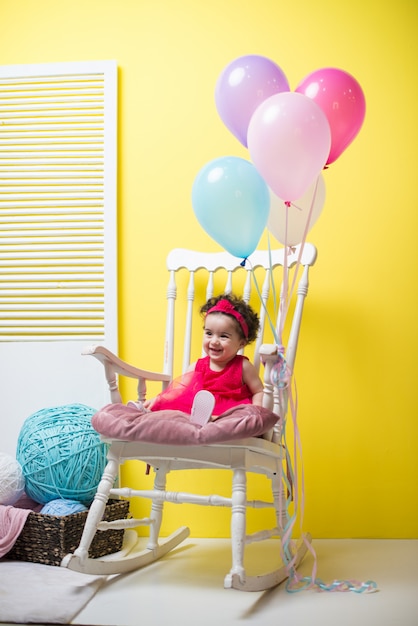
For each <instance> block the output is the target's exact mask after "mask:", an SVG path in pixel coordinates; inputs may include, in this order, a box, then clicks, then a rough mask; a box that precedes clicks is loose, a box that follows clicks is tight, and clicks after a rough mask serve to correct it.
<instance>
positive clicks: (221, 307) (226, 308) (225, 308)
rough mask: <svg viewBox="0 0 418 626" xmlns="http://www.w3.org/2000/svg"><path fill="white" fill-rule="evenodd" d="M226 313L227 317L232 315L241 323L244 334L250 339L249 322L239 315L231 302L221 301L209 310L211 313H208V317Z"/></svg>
mask: <svg viewBox="0 0 418 626" xmlns="http://www.w3.org/2000/svg"><path fill="white" fill-rule="evenodd" d="M217 311H218V312H219V313H226V315H232V317H235V319H236V320H237V322H238V323H239V325H240V326H241V328H242V332H243V333H244V337H245V338H246V339H248V326H247V322H246V321H245V319H244V318H243V317H242V315H241V313H238V311H237V310H236V309H235V307H234V306H233V305H232V304H231V303H230V302H229V300H219V301H218V302H217V303H216V304H215V306H213V307H212V308H211V309H209V311H207V313H206V315H209V313H216V312H217Z"/></svg>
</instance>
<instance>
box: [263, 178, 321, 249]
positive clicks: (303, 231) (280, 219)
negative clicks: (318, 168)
mask: <svg viewBox="0 0 418 626" xmlns="http://www.w3.org/2000/svg"><path fill="white" fill-rule="evenodd" d="M270 199H271V200H270V213H269V218H268V221H267V228H268V230H269V231H270V232H271V233H272V234H273V235H274V236H275V238H276V239H277V241H280V243H282V244H283V245H285V246H296V245H297V244H299V243H302V241H304V239H305V238H306V235H307V234H308V233H309V231H310V230H311V228H312V226H313V225H314V224H315V222H316V221H317V219H318V218H319V216H320V215H321V213H322V209H323V207H324V204H325V181H324V177H323V176H322V174H320V175H319V176H318V178H317V180H315V181H314V182H313V183H312V185H311V186H310V187H309V189H308V191H307V192H306V193H305V194H304V195H303V196H302V198H298V199H297V200H295V201H294V202H291V203H290V206H286V203H285V201H284V200H282V199H281V198H278V197H277V196H276V195H275V194H274V193H273V192H272V191H271V190H270Z"/></svg>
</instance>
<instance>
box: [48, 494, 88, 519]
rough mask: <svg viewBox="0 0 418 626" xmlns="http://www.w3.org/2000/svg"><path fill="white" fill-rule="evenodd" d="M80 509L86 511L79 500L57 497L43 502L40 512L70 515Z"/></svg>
mask: <svg viewBox="0 0 418 626" xmlns="http://www.w3.org/2000/svg"><path fill="white" fill-rule="evenodd" d="M81 511H87V507H86V506H84V504H82V503H81V502H77V500H65V499H63V498H58V499H57V500H50V501H49V502H47V503H46V504H44V506H43V507H42V509H41V510H40V513H43V514H44V515H71V514H72V513H80V512H81Z"/></svg>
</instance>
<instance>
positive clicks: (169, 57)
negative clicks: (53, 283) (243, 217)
mask: <svg viewBox="0 0 418 626" xmlns="http://www.w3.org/2000/svg"><path fill="white" fill-rule="evenodd" d="M417 7H418V5H417V3H416V1H415V0H340V1H339V2H335V0H321V1H319V0H294V1H293V2H281V1H280V0H258V2H251V1H250V0H248V1H245V0H244V1H243V0H228V1H227V2H225V0H211V1H210V2H205V1H204V0H201V1H197V0H68V1H67V0H59V1H57V0H0V21H1V25H2V29H1V30H2V35H1V38H0V62H1V63H2V64H18V63H37V62H44V63H47V62H57V61H72V60H95V59H96V60H102V59H116V60H117V62H118V66H119V68H120V69H119V80H120V83H119V85H120V86H119V155H118V156H119V192H118V193H119V197H118V200H119V280H120V283H119V284H120V296H119V311H120V352H121V356H122V357H123V358H125V359H128V360H130V361H136V362H137V363H138V358H139V355H142V356H141V358H140V363H141V362H142V363H143V362H145V364H146V366H148V367H151V368H153V367H155V368H159V367H160V366H161V349H160V348H161V347H162V337H160V339H158V337H159V335H160V334H161V332H162V329H163V306H161V307H160V304H162V303H163V296H164V292H165V280H166V277H165V269H164V257H165V254H166V252H167V251H168V250H169V249H170V248H171V247H174V246H184V247H187V246H191V245H194V246H198V247H199V248H201V249H208V250H217V249H219V247H218V246H217V245H216V244H215V243H214V242H213V241H212V240H211V239H210V237H209V236H208V235H207V234H206V233H205V232H204V231H202V229H201V228H200V226H199V224H198V223H197V221H196V219H195V217H194V214H193V211H192V207H191V201H190V194H191V187H192V184H193V181H194V178H195V176H196V174H197V172H198V171H199V169H200V168H201V167H202V166H203V165H204V164H205V163H207V162H208V161H209V160H211V159H213V158H216V157H219V156H226V155H235V156H242V157H243V158H249V157H248V153H247V151H246V150H245V149H244V148H243V147H242V146H241V144H239V143H238V141H237V140H236V139H235V138H234V137H233V136H232V135H231V134H230V133H229V132H228V131H227V129H226V128H225V127H224V126H223V124H222V122H221V120H220V118H219V117H218V115H217V112H216V109H215V104H214V87H215V83H216V80H217V78H218V76H219V74H220V72H221V71H222V69H223V68H224V67H225V66H226V65H227V63H229V62H230V61H232V60H233V59H235V58H236V57H239V56H241V55H244V54H261V55H264V56H267V57H269V58H271V59H272V60H274V61H275V62H276V63H277V64H278V65H279V66H280V67H281V68H282V69H283V71H284V72H285V74H286V75H287V78H288V80H289V82H290V85H291V88H292V89H294V88H295V87H296V85H297V84H298V82H299V81H300V80H301V79H302V78H303V77H305V76H306V75H307V74H309V73H310V72H312V71H313V70H315V69H318V68H321V67H327V66H333V67H339V68H340V69H344V70H346V71H348V72H349V73H351V74H352V75H353V76H354V77H355V78H356V79H357V80H358V81H359V83H360V85H361V86H362V88H363V90H364V92H365V96H366V101H367V113H366V120H365V123H364V126H363V128H362V130H361V132H360V134H359V136H358V137H357V138H356V140H355V141H354V143H353V144H352V145H351V146H350V147H349V148H348V149H347V151H346V152H345V153H344V154H343V155H342V156H341V157H340V158H339V159H338V160H337V161H336V162H335V163H334V164H333V165H332V166H331V167H330V168H329V169H328V170H327V171H326V172H325V182H326V187H327V199H326V204H325V208H324V211H323V213H322V216H321V217H320V219H319V221H318V222H317V224H316V225H315V226H314V228H313V229H312V231H311V234H310V236H309V239H310V240H311V241H313V242H314V243H315V244H316V245H317V246H318V248H319V259H318V263H317V266H316V268H315V271H314V272H313V274H312V281H311V293H310V297H309V300H308V306H307V308H306V318H305V325H304V329H303V337H302V342H301V349H300V353H299V356H298V367H297V372H296V378H297V384H298V390H299V426H300V430H301V434H302V441H303V458H304V469H305V476H306V511H305V523H304V525H305V526H306V529H309V530H310V531H311V532H312V534H313V535H314V536H316V537H417V536H418V532H417V531H418V528H417V524H418V522H417V519H418V505H417V502H418V491H417V482H418V481H417V478H418V476H417V474H418V472H417V469H418V468H417V443H418V427H417V422H418V420H417V418H418V410H417V402H416V394H415V384H416V382H415V378H416V353H417V347H418V346H417V333H416V326H417V307H416V267H417V254H416V234H417V212H418V206H417V204H418V203H417V184H416V178H417V145H418V141H417V122H416V119H417V115H416V109H417V87H416V59H417V58H418V57H417V53H418V51H417V40H416V28H417ZM185 224H187V227H186V228H185ZM263 244H264V245H265V237H264V238H263V240H262V242H261V245H263ZM401 259H404V261H403V262H402V263H401ZM150 265H153V266H155V270H153V272H152V273H151V272H149V271H147V268H148V267H149V266H150ZM156 287H157V288H158V289H156ZM157 293H158V294H160V298H161V299H159V297H158V296H157ZM142 357H144V360H142ZM143 481H145V477H144V476H143V474H142V468H141V471H140V478H139V482H140V483H142V482H143ZM179 509H180V511H179V513H174V512H171V511H172V510H171V509H170V512H171V517H170V519H169V522H168V526H171V525H172V524H174V522H175V521H177V517H179V516H180V515H181V514H183V513H184V509H183V508H182V507H179ZM199 511H200V510H199ZM203 511H204V509H203ZM227 531H228V528H227V514H226V513H225V514H224V512H220V517H219V520H218V521H216V522H215V521H211V522H210V525H207V524H206V513H205V512H199V513H197V514H196V516H195V517H194V518H193V523H192V533H193V534H195V535H199V534H203V535H209V534H210V533H211V532H213V533H214V534H215V535H216V534H220V535H222V534H225V533H226V532H227Z"/></svg>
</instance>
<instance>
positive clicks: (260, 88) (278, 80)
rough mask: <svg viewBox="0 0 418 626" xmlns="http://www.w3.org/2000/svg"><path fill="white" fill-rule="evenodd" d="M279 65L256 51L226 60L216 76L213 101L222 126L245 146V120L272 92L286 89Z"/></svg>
mask: <svg viewBox="0 0 418 626" xmlns="http://www.w3.org/2000/svg"><path fill="white" fill-rule="evenodd" d="M289 90H290V87H289V83H288V82H287V78H286V76H285V75H284V73H283V72H282V70H281V69H280V67H279V66H278V65H276V64H275V63H273V61H270V59H267V58H266V57H262V56H259V55H256V54H250V55H247V56H243V57H239V58H238V59H235V61H232V62H231V63H229V65H227V66H226V68H225V69H224V70H223V72H222V73H221V75H220V76H219V78H218V81H217V83H216V88H215V102H216V108H217V110H218V113H219V116H220V118H221V120H222V121H223V123H224V124H225V126H226V127H227V128H228V129H229V130H230V131H231V132H232V134H233V135H235V137H236V138H237V139H239V141H240V142H241V143H242V144H243V145H244V146H245V147H247V131H248V124H249V123H250V119H251V116H252V114H253V113H254V111H255V110H256V108H257V107H258V106H259V105H260V104H261V103H262V102H263V101H264V100H266V99H267V98H269V97H270V96H272V95H273V94H275V93H280V92H282V91H289Z"/></svg>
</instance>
